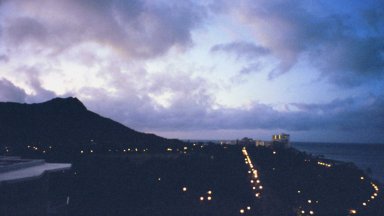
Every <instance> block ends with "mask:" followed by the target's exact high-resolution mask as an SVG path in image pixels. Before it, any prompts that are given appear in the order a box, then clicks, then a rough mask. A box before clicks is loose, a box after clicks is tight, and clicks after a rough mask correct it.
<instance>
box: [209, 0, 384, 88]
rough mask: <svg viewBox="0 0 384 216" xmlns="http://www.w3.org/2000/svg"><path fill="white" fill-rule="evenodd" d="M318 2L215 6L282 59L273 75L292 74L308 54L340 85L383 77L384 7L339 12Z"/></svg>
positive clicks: (248, 3) (264, 0)
mask: <svg viewBox="0 0 384 216" xmlns="http://www.w3.org/2000/svg"><path fill="white" fill-rule="evenodd" d="M314 5H315V6H314ZM314 5H313V4H307V2H306V1H301V0H299V1H267V0H258V1H248V0H244V1H240V2H236V3H233V2H232V1H225V0H224V1H220V2H216V5H215V6H214V7H213V8H214V9H215V10H214V11H215V12H216V13H223V14H229V16H231V17H233V18H235V19H237V20H239V21H240V22H242V23H243V24H244V25H246V26H247V27H249V28H251V29H252V34H253V37H254V40H255V41H256V42H257V44H259V45H260V46H262V47H263V48H265V49H267V50H269V51H270V53H271V54H272V55H273V56H274V57H276V58H277V59H278V60H279V63H278V64H277V65H275V69H273V70H272V71H271V72H270V74H269V78H271V79H273V78H276V77H278V76H280V75H281V74H284V73H288V72H289V71H290V70H291V69H292V68H293V67H294V66H295V65H296V64H297V63H298V62H299V60H300V58H302V57H307V58H309V62H310V63H312V66H313V67H314V68H316V69H319V70H320V71H321V72H322V75H323V76H324V77H325V78H327V79H329V80H330V81H331V82H333V83H335V84H340V83H341V84H342V85H344V86H356V85H360V84H362V83H363V81H361V79H360V78H361V77H366V78H367V79H376V78H378V77H380V78H382V76H383V71H384V57H383V52H384V46H383V42H382V41H384V32H383V30H384V29H383V27H384V25H383V19H381V18H379V14H382V13H383V10H382V9H376V8H375V7H376V6H375V5H373V6H371V7H370V8H369V9H367V8H362V9H360V11H356V10H355V11H353V12H351V13H347V12H345V13H340V14H339V13H337V12H332V11H335V10H332V9H333V8H330V7H331V6H329V5H326V4H322V5H320V4H316V3H314ZM311 6H313V7H311ZM314 8H316V9H317V10H314ZM378 8H380V7H378ZM337 11H340V10H337ZM371 12H372V13H371ZM359 19H363V20H365V23H367V25H365V24H362V23H359V22H357V21H356V20H359ZM258 56H259V54H258V53H255V58H257V57H258ZM248 58H251V56H248Z"/></svg>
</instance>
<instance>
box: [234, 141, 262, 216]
mask: <svg viewBox="0 0 384 216" xmlns="http://www.w3.org/2000/svg"><path fill="white" fill-rule="evenodd" d="M242 152H243V155H244V157H245V158H244V160H245V164H247V165H248V167H249V169H248V174H249V175H250V179H251V180H250V183H251V188H252V190H253V193H255V197H256V198H258V199H259V198H261V191H262V190H263V186H262V185H261V182H260V179H259V175H258V172H257V169H256V168H255V166H254V165H253V163H252V160H251V158H250V157H249V154H248V151H247V149H246V147H243V149H242ZM249 210H251V206H246V207H244V208H242V209H240V211H239V212H240V214H246V212H247V211H249Z"/></svg>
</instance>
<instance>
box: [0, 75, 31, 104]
mask: <svg viewBox="0 0 384 216" xmlns="http://www.w3.org/2000/svg"><path fill="white" fill-rule="evenodd" d="M26 97H27V94H26V93H25V91H24V90H23V89H21V88H19V87H17V86H15V85H14V84H13V83H12V82H11V81H9V80H7V79H0V101H12V102H19V103H24V102H25V99H26Z"/></svg>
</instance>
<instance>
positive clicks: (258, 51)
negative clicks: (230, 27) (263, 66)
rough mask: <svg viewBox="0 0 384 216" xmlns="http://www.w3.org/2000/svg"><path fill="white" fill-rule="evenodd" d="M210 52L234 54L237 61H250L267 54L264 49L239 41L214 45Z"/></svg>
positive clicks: (266, 50) (267, 51)
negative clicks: (242, 59) (241, 59)
mask: <svg viewBox="0 0 384 216" xmlns="http://www.w3.org/2000/svg"><path fill="white" fill-rule="evenodd" d="M211 52H227V53H229V54H234V55H235V56H236V57H237V58H238V59H240V58H245V59H247V60H252V59H254V58H257V57H258V56H264V55H267V54H269V50H268V49H266V48H264V47H261V46H257V45H255V44H253V43H249V42H241V41H236V42H232V43H227V44H216V45H214V46H213V47H212V48H211Z"/></svg>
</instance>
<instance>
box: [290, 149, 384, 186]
mask: <svg viewBox="0 0 384 216" xmlns="http://www.w3.org/2000/svg"><path fill="white" fill-rule="evenodd" d="M291 145H292V147H294V148H296V149H298V150H301V151H305V152H307V153H311V154H313V155H323V156H324V157H325V158H328V159H333V160H339V161H345V162H353V163H354V164H356V166H358V167H359V168H360V169H362V170H364V171H367V170H368V169H370V170H371V173H370V175H371V176H372V177H373V178H374V179H376V180H379V181H380V182H381V183H384V145H383V144H348V143H298V142H292V143H291Z"/></svg>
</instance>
